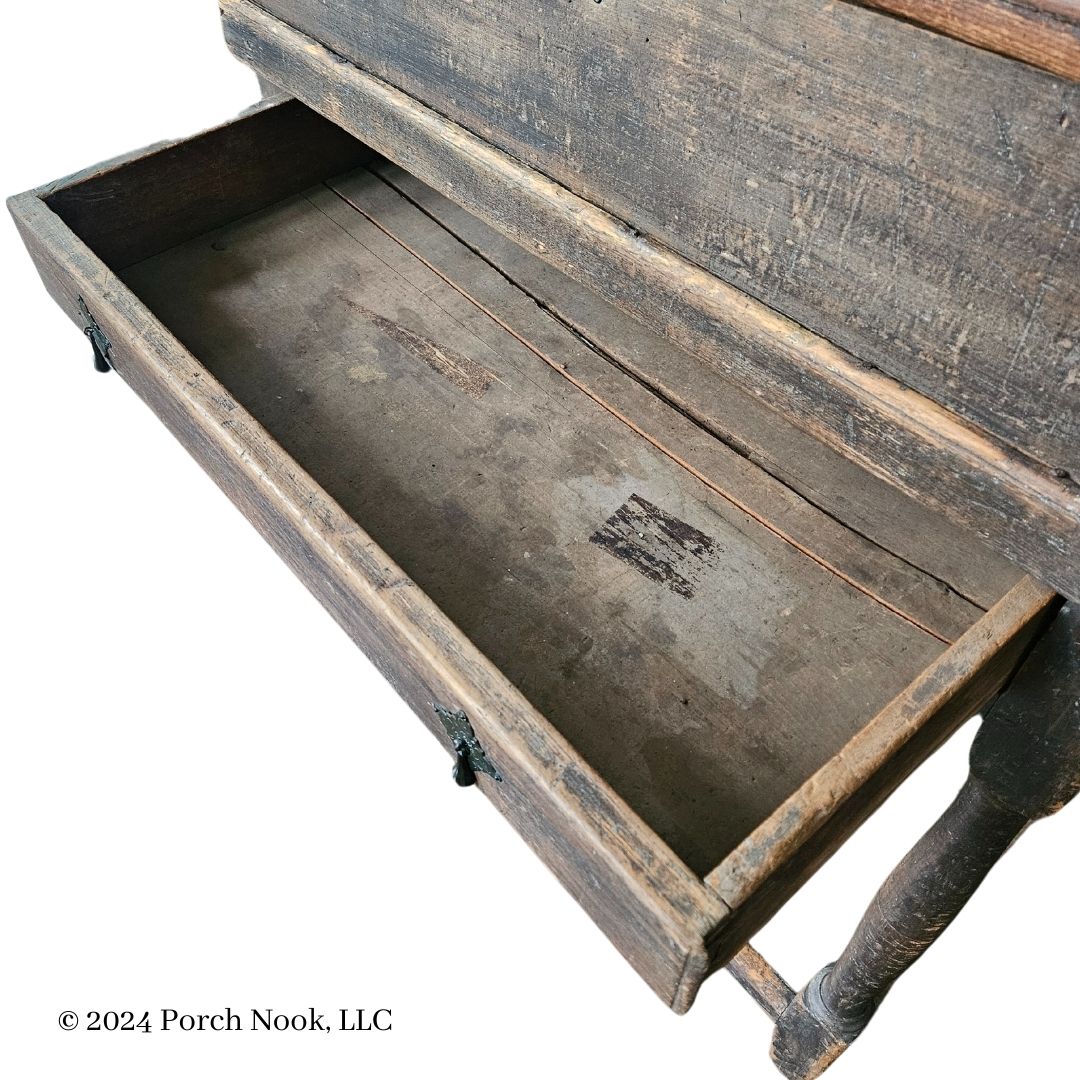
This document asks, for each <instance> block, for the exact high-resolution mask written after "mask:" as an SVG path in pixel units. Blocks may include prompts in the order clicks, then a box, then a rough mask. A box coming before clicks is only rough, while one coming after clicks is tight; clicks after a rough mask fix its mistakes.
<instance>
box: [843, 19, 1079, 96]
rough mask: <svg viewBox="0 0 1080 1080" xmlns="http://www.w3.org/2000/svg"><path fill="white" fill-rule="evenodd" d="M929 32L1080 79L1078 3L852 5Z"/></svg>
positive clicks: (1063, 75) (1070, 77) (1069, 77)
mask: <svg viewBox="0 0 1080 1080" xmlns="http://www.w3.org/2000/svg"><path fill="white" fill-rule="evenodd" d="M854 2H855V3H861V4H863V5H864V6H866V7H872V8H877V9H878V10H879V11H886V12H888V13H889V14H890V15H899V16H901V17H903V18H905V19H910V20H911V21H912V22H914V23H918V25H919V26H925V27H926V28H927V29H928V30H936V31H937V32H938V33H939V34H948V35H949V37H954V38H958V39H959V40H960V41H967V42H970V43H971V44H972V45H978V46H979V47H980V48H983V49H989V50H990V51H991V52H996V53H1001V55H1002V56H1011V57H1013V58H1014V59H1016V60H1023V61H1024V63H1026V64H1032V65H1034V66H1035V67H1038V68H1042V69H1043V70H1044V71H1049V72H1051V73H1052V74H1054V75H1061V76H1062V77H1063V78H1066V79H1073V80H1076V79H1080V3H1077V2H1076V0H854Z"/></svg>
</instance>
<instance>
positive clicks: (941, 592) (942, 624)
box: [329, 169, 1014, 641]
mask: <svg viewBox="0 0 1080 1080" xmlns="http://www.w3.org/2000/svg"><path fill="white" fill-rule="evenodd" d="M329 186H330V187H332V188H333V190H335V191H337V192H338V193H339V194H341V195H342V196H343V197H344V198H345V199H347V200H348V202H349V204H350V205H351V206H352V207H355V208H356V209H358V210H359V211H360V212H361V213H362V214H364V215H365V216H367V217H368V218H369V219H370V220H371V221H373V222H375V223H376V224H377V225H378V227H379V228H380V229H382V230H384V231H386V232H388V233H389V234H390V235H391V236H393V237H394V238H395V239H396V240H398V241H399V243H401V244H402V245H404V246H405V247H407V248H408V249H409V250H410V251H412V252H414V253H415V254H416V255H417V257H418V258H419V259H421V260H423V261H424V262H425V263H426V264H427V266H428V267H430V268H431V269H432V270H433V271H434V272H435V273H437V274H439V275H440V276H441V277H443V278H444V279H445V280H446V281H447V282H449V283H450V284H452V285H453V287H454V288H455V289H457V290H458V291H459V292H461V293H462V294H463V295H466V296H468V297H469V298H470V300H472V301H473V303H475V304H476V305H477V306H479V307H480V308H482V309H483V310H484V311H485V312H487V313H488V314H489V315H490V316H491V318H492V325H491V327H490V333H491V335H492V336H491V337H490V338H488V339H486V340H488V344H490V345H491V346H492V347H493V348H498V347H500V340H501V338H500V336H499V326H498V325H496V324H502V326H505V327H509V328H510V330H511V332H512V333H513V334H514V335H515V336H516V337H518V338H519V339H520V340H521V341H522V342H523V343H524V344H526V345H527V347H528V348H530V349H531V350H533V352H534V353H535V354H536V355H537V357H538V358H542V359H544V360H545V361H546V362H549V363H553V364H556V365H557V366H558V368H559V370H560V371H563V372H564V373H565V374H566V376H567V378H570V379H572V380H573V382H574V385H575V386H577V387H578V388H579V389H580V390H581V391H582V392H583V393H586V394H591V395H593V396H594V397H596V398H597V399H598V400H601V401H603V402H604V405H605V407H607V408H609V409H611V410H612V411H614V412H616V413H617V414H618V415H619V416H621V417H622V418H624V420H625V422H626V423H628V424H629V425H631V426H633V427H634V428H635V430H638V431H639V432H641V433H642V435H643V437H645V438H649V439H652V440H654V441H655V442H656V444H657V445H658V446H659V447H662V448H663V450H664V452H665V453H667V454H668V455H669V456H670V457H671V458H672V459H673V460H675V461H678V462H679V463H681V464H683V465H684V466H685V467H686V468H688V469H691V470H694V471H696V472H697V473H698V474H699V475H700V476H701V477H702V479H703V482H704V483H709V484H712V485H714V486H715V487H716V488H717V489H718V490H720V491H723V492H725V493H726V494H727V495H728V497H729V498H731V499H733V500H737V501H738V502H739V504H740V505H742V506H743V507H745V508H746V510H747V512H748V513H751V514H753V515H755V516H757V517H758V518H759V519H760V520H762V521H767V522H768V523H769V525H770V527H773V528H775V529H777V530H778V531H781V532H783V534H784V535H785V536H786V537H788V538H790V540H791V542H792V543H793V544H796V545H799V546H800V547H801V548H803V549H804V550H805V551H807V552H809V553H812V555H813V557H815V558H820V559H821V560H822V561H823V562H824V563H827V564H828V566H829V568H830V569H832V570H833V571H835V572H836V573H838V574H840V575H842V576H843V577H845V579H847V580H849V581H850V582H851V583H853V584H854V585H856V586H857V587H859V588H862V589H864V590H865V591H867V592H869V593H872V594H873V595H874V596H875V597H877V598H878V599H880V600H881V601H882V603H885V604H888V605H892V606H894V607H896V608H897V609H898V610H899V611H902V612H903V613H904V614H905V615H906V616H907V617H908V618H910V619H912V620H913V621H915V622H917V623H918V624H919V625H920V626H924V627H925V628H926V629H928V630H929V631H930V632H931V633H933V634H935V635H937V636H939V637H942V638H944V639H946V640H949V641H953V640H955V639H956V638H957V637H959V636H960V634H962V633H963V632H964V630H966V629H967V627H968V626H970V625H971V622H972V620H973V619H974V618H976V617H977V616H978V614H979V610H980V609H979V606H978V605H977V604H973V603H972V602H970V601H969V600H967V599H966V598H965V597H963V596H962V595H960V594H959V593H958V592H957V591H956V590H954V589H952V588H950V587H949V586H947V585H946V584H944V583H943V582H942V581H941V580H939V579H938V578H937V577H935V576H934V575H933V574H931V573H927V572H925V571H922V570H920V569H919V568H918V567H917V566H914V565H912V564H911V563H910V562H907V561H905V560H904V559H902V558H899V557H897V556H895V555H893V554H892V553H891V552H889V551H888V550H887V549H886V548H884V547H882V546H881V545H879V544H876V543H874V542H873V541H871V540H869V539H868V538H867V537H866V536H865V535H862V534H861V533H859V532H857V531H853V530H852V529H849V528H847V527H846V526H845V525H844V524H843V522H842V521H839V520H836V519H835V518H834V517H833V515H831V514H829V513H827V512H825V511H823V510H822V509H821V508H820V507H818V506H817V505H815V504H814V503H813V502H812V501H811V500H809V499H806V498H804V497H803V496H801V495H800V494H798V493H797V492H796V491H794V490H793V489H792V487H791V486H790V485H788V484H787V483H785V482H781V481H780V480H778V479H777V478H775V477H773V476H771V475H769V474H768V473H767V472H766V471H765V470H764V469H763V468H762V467H761V466H759V465H758V464H757V463H755V462H752V461H748V460H746V458H745V455H743V454H742V453H740V452H739V451H738V450H736V449H734V448H733V446H732V445H731V441H732V440H728V441H725V440H724V439H722V438H717V437H715V436H714V435H713V433H712V431H710V430H706V429H705V428H704V427H703V425H701V424H699V423H696V422H695V421H694V420H693V419H692V418H691V417H689V416H686V415H684V414H683V413H682V412H681V411H680V410H679V409H678V408H672V406H671V403H670V401H668V400H666V399H665V398H664V397H663V396H662V395H659V394H655V393H653V392H651V390H650V389H649V388H648V387H646V386H643V385H642V382H641V381H640V380H639V379H637V378H634V377H630V378H628V377H627V374H628V373H627V372H626V371H623V370H622V369H621V367H620V363H619V360H618V359H616V358H614V357H612V356H610V355H608V354H605V353H603V352H600V351H598V350H597V349H595V348H594V347H593V345H592V340H593V330H592V325H591V323H590V324H589V325H587V326H586V327H585V328H584V331H583V330H582V329H581V328H579V327H571V326H569V325H567V324H565V323H563V322H562V321H561V320H560V319H558V318H556V317H553V315H552V311H551V309H550V308H542V307H540V306H539V305H538V304H537V303H536V301H535V300H534V299H533V298H532V297H531V296H530V295H529V294H528V293H527V292H525V291H524V290H523V289H521V288H520V287H518V285H517V283H516V281H514V280H513V279H512V278H511V277H510V274H511V273H512V272H513V271H514V269H515V266H514V264H513V262H512V260H511V263H510V264H509V265H508V264H506V263H502V262H500V263H498V264H497V265H492V264H490V263H488V262H485V260H484V259H483V258H482V257H481V255H480V254H479V253H478V252H476V251H473V250H471V249H470V248H469V247H468V246H467V242H465V243H463V242H461V240H459V239H458V238H457V237H456V236H455V235H454V234H453V233H451V232H449V231H448V230H446V229H444V228H433V227H432V220H431V218H430V217H429V216H428V214H427V213H425V212H423V211H422V210H421V208H419V207H418V206H415V205H414V204H413V203H411V202H410V201H409V200H407V199H405V198H402V197H401V196H400V195H399V193H398V191H397V190H395V189H392V188H391V187H389V186H388V185H387V184H384V183H380V182H379V180H377V179H376V178H375V177H374V176H373V175H372V174H371V173H370V172H368V171H367V170H366V169H359V170H356V171H355V172H353V173H352V174H351V175H348V176H343V177H336V178H334V179H333V180H331V181H329ZM345 220H346V223H347V222H348V219H347V218H346V219H345ZM577 292H578V293H580V292H581V290H580V289H578V290H577ZM483 327H484V324H483V323H481V324H479V326H478V330H481V331H482V330H483ZM779 427H780V437H779V438H778V439H777V445H776V447H775V448H774V452H775V453H778V454H783V453H784V452H785V450H786V447H785V446H784V442H783V432H784V431H785V430H786V429H788V428H790V425H785V424H782V423H781V424H780V425H779ZM742 437H743V436H742V427H741V426H740V427H739V428H738V436H737V438H738V439H742ZM905 501H906V500H905ZM882 516H884V515H882ZM926 518H927V519H928V520H927V521H926V522H919V524H925V525H926V536H927V542H928V543H933V542H936V543H937V545H939V546H942V547H944V546H946V545H947V544H948V542H949V540H950V539H952V537H950V534H949V532H948V531H947V530H941V529H939V528H937V527H936V524H937V523H936V522H935V521H934V519H933V515H926ZM871 531H873V530H871ZM971 561H972V562H975V563H977V562H979V561H980V560H979V559H978V557H976V558H974V559H972V560H971ZM989 561H990V562H991V563H994V562H997V560H994V559H993V558H991V559H990V560H989ZM1006 565H1007V564H1006ZM1013 576H1014V574H1013V573H1012V572H1010V575H1009V578H1010V581H1011V579H1012V578H1013ZM999 584H1000V583H999ZM1007 588H1008V584H1003V585H1002V587H1000V588H999V589H998V591H996V592H994V594H993V596H994V600H996V599H997V597H999V596H1000V595H1001V594H1002V592H1004V591H1005V590H1006V589H1007Z"/></svg>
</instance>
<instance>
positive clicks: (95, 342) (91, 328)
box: [79, 296, 112, 373]
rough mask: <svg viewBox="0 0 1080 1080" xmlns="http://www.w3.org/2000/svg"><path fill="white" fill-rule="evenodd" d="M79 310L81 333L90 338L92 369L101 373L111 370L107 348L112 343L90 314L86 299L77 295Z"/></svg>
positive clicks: (109, 347) (108, 348) (110, 346)
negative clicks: (92, 352) (81, 324)
mask: <svg viewBox="0 0 1080 1080" xmlns="http://www.w3.org/2000/svg"><path fill="white" fill-rule="evenodd" d="M79 312H80V313H81V315H82V317H83V323H84V325H83V333H84V334H85V335H86V336H87V337H88V338H89V339H90V345H91V347H92V348H93V350H94V370H95V371H100V372H102V373H105V372H107V371H112V364H111V362H110V361H109V350H110V349H111V348H112V345H111V344H110V343H109V339H108V338H107V337H106V336H105V332H104V331H103V330H102V329H101V327H100V326H98V324H97V320H96V319H95V318H94V316H93V315H91V314H90V310H89V308H87V306H86V301H85V300H83V298H82V297H81V296H80V297H79Z"/></svg>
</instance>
